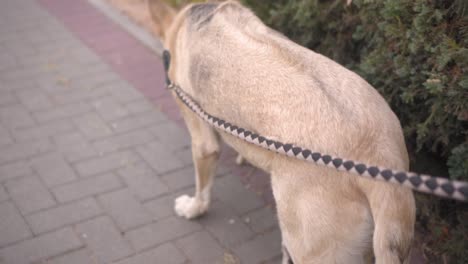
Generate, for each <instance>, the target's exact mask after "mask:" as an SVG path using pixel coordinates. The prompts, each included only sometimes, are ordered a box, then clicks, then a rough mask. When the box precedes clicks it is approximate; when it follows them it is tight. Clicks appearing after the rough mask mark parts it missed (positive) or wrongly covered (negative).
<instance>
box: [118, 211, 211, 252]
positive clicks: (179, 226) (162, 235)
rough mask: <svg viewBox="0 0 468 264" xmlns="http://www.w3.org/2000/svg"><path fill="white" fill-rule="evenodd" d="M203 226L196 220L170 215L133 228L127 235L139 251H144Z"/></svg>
mask: <svg viewBox="0 0 468 264" xmlns="http://www.w3.org/2000/svg"><path fill="white" fill-rule="evenodd" d="M201 228H202V227H201V226H200V225H199V224H198V223H196V222H194V221H188V220H186V219H182V218H179V217H169V218H165V219H162V220H160V221H158V222H156V223H154V224H150V225H146V226H144V227H141V228H138V229H134V230H131V231H129V232H127V233H126V235H125V237H126V238H127V239H128V240H130V241H131V242H132V244H133V246H134V247H135V249H136V250H137V251H142V250H145V249H148V248H151V247H153V246H155V245H158V244H161V243H164V242H168V241H171V240H174V239H177V238H180V237H182V236H184V235H187V234H190V233H193V232H195V231H198V230H200V229H201Z"/></svg>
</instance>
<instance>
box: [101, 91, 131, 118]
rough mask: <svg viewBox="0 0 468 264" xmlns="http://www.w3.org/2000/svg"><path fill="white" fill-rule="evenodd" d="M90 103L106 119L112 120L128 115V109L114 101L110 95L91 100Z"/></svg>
mask: <svg viewBox="0 0 468 264" xmlns="http://www.w3.org/2000/svg"><path fill="white" fill-rule="evenodd" d="M92 105H93V106H94V108H95V109H96V111H97V112H98V114H99V115H100V116H101V117H102V119H104V120H106V121H113V120H117V119H120V118H125V117H127V116H129V114H130V113H129V112H128V110H127V109H126V108H125V107H123V105H121V104H120V103H118V102H116V101H115V100H114V99H113V98H112V97H103V98H99V99H96V100H94V101H93V102H92Z"/></svg>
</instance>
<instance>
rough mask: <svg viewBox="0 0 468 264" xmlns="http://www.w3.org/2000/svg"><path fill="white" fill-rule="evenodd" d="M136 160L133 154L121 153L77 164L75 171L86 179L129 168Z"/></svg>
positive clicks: (128, 152)
mask: <svg viewBox="0 0 468 264" xmlns="http://www.w3.org/2000/svg"><path fill="white" fill-rule="evenodd" d="M138 160H139V158H138V156H136V155H135V154H134V153H133V152H130V151H122V152H117V153H111V154H107V155H104V156H101V157H99V158H95V159H91V160H87V161H82V162H79V163H77V164H76V169H77V170H78V173H79V174H80V176H84V177H88V176H92V175H96V174H100V173H103V172H107V171H111V170H115V169H119V168H122V167H127V166H131V165H132V164H134V163H136V162H137V161H138Z"/></svg>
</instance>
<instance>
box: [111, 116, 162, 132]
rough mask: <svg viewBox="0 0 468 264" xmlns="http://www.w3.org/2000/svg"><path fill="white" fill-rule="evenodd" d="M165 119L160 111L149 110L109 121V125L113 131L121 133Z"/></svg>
mask: <svg viewBox="0 0 468 264" xmlns="http://www.w3.org/2000/svg"><path fill="white" fill-rule="evenodd" d="M165 120H167V119H166V117H165V116H164V115H163V114H161V113H160V112H156V111H151V112H147V113H143V114H138V115H134V116H129V117H126V118H123V119H119V120H116V121H114V122H112V123H111V127H112V129H113V130H114V131H115V132H117V133H123V132H128V131H131V130H135V129H143V128H147V127H149V126H151V125H153V124H157V123H159V122H162V121H165Z"/></svg>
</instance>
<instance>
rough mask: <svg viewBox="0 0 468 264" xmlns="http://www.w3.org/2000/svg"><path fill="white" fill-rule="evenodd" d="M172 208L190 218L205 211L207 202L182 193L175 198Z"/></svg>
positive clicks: (180, 214) (178, 213)
mask: <svg viewBox="0 0 468 264" xmlns="http://www.w3.org/2000/svg"><path fill="white" fill-rule="evenodd" d="M174 209H175V212H176V213H177V215H179V216H183V217H185V218H187V219H192V218H195V217H197V216H199V215H201V214H203V213H204V212H206V210H207V209H208V203H207V202H203V201H201V200H200V199H196V198H193V197H190V196H188V195H182V196H179V197H178V198H176V199H175V206H174Z"/></svg>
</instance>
